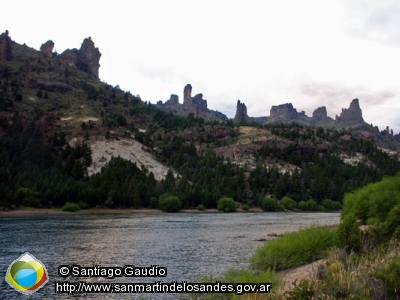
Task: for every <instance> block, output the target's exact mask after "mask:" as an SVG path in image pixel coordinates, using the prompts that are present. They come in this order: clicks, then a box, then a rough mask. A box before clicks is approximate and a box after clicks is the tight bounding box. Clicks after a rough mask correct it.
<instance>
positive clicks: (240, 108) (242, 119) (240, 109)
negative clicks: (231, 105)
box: [233, 100, 249, 123]
mask: <svg viewBox="0 0 400 300" xmlns="http://www.w3.org/2000/svg"><path fill="white" fill-rule="evenodd" d="M248 121H249V116H248V115H247V107H246V105H245V104H244V103H240V100H238V101H237V104H236V114H235V118H234V119H233V122H235V123H246V122H248Z"/></svg>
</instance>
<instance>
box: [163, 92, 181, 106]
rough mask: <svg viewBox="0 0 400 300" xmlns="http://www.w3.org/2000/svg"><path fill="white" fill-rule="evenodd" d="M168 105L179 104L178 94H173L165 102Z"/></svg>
mask: <svg viewBox="0 0 400 300" xmlns="http://www.w3.org/2000/svg"><path fill="white" fill-rule="evenodd" d="M165 104H167V105H177V104H179V97H178V95H175V94H172V95H171V97H170V98H169V100H168V101H167V102H165Z"/></svg>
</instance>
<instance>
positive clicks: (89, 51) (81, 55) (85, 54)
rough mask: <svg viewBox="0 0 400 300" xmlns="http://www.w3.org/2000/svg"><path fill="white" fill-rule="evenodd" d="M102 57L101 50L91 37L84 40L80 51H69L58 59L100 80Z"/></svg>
mask: <svg viewBox="0 0 400 300" xmlns="http://www.w3.org/2000/svg"><path fill="white" fill-rule="evenodd" d="M100 57H101V53H100V51H99V48H96V47H95V46H94V43H93V41H92V39H91V38H90V37H89V38H86V39H84V40H83V43H82V46H81V48H80V49H79V50H77V49H72V50H71V49H67V50H65V51H64V52H63V53H61V54H60V55H59V56H58V59H59V60H60V61H62V62H63V63H65V64H68V65H69V66H71V67H75V68H77V69H79V70H82V71H84V72H86V73H88V74H89V75H91V76H93V77H96V78H99V68H100V63H99V62H100Z"/></svg>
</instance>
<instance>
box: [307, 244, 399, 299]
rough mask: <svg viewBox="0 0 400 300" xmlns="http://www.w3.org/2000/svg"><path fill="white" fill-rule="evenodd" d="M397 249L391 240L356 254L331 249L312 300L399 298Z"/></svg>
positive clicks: (314, 285) (315, 283)
mask: <svg viewBox="0 0 400 300" xmlns="http://www.w3.org/2000/svg"><path fill="white" fill-rule="evenodd" d="M399 246H400V244H399V242H398V241H396V242H393V241H392V242H391V243H390V244H386V245H381V246H380V247H378V248H375V249H373V250H372V251H369V252H365V253H363V254H359V255H355V254H347V253H346V251H344V250H343V249H339V248H332V249H331V250H330V251H329V252H328V255H327V263H326V266H325V267H324V268H322V269H321V270H320V272H319V273H320V275H321V276H320V279H319V280H316V281H315V282H313V287H314V297H315V299H319V298H317V297H322V296H323V295H324V297H326V298H322V299H334V298H345V299H371V300H372V299H399V297H400V251H399Z"/></svg>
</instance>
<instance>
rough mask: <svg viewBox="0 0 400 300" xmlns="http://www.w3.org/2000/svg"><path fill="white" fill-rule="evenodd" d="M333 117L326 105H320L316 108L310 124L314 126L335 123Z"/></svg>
mask: <svg viewBox="0 0 400 300" xmlns="http://www.w3.org/2000/svg"><path fill="white" fill-rule="evenodd" d="M333 121H334V120H333V119H332V118H330V117H328V112H327V110H326V107H325V106H321V107H318V108H317V109H316V110H314V112H313V114H312V117H311V120H310V125H312V126H323V125H333Z"/></svg>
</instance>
